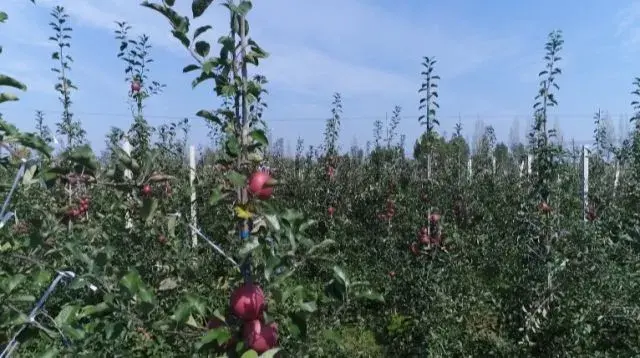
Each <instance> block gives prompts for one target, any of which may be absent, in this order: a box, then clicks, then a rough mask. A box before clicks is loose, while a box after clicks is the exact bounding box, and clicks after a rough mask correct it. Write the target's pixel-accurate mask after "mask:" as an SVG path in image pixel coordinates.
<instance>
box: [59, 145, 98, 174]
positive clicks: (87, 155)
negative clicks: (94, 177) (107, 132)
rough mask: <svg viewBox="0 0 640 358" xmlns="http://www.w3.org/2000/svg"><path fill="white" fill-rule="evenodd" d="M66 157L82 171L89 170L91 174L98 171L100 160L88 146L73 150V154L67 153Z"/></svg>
mask: <svg viewBox="0 0 640 358" xmlns="http://www.w3.org/2000/svg"><path fill="white" fill-rule="evenodd" d="M65 157H66V159H68V160H69V161H71V162H73V163H75V164H77V165H80V166H81V167H82V169H85V170H89V171H91V172H95V171H97V170H98V166H99V164H98V159H97V158H96V156H95V154H93V150H92V149H91V146H89V145H88V144H85V145H82V146H80V147H77V148H75V149H73V150H72V151H71V152H69V153H67V155H66V156H65Z"/></svg>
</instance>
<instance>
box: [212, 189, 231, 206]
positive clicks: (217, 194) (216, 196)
mask: <svg viewBox="0 0 640 358" xmlns="http://www.w3.org/2000/svg"><path fill="white" fill-rule="evenodd" d="M227 195H228V194H227V193H223V192H222V189H221V188H220V187H219V186H217V187H215V188H213V191H212V192H211V196H209V205H211V206H213V205H216V204H218V203H219V202H220V200H222V199H224V198H225V197H227Z"/></svg>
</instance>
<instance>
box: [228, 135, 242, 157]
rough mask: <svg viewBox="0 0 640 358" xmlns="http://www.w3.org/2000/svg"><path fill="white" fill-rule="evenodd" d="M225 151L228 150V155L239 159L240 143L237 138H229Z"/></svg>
mask: <svg viewBox="0 0 640 358" xmlns="http://www.w3.org/2000/svg"><path fill="white" fill-rule="evenodd" d="M225 149H226V150H227V155H229V156H231V157H237V156H238V155H239V154H240V143H238V138H236V137H235V136H230V137H228V138H227V140H226V142H225Z"/></svg>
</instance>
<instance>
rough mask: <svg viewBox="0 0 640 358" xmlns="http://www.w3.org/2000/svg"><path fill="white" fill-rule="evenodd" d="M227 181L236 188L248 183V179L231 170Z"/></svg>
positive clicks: (227, 175)
mask: <svg viewBox="0 0 640 358" xmlns="http://www.w3.org/2000/svg"><path fill="white" fill-rule="evenodd" d="M226 177H227V180H229V182H230V183H231V185H233V186H234V187H236V188H241V187H243V186H244V185H245V184H246V183H247V177H246V176H245V175H242V174H240V173H238V172H236V171H235V170H231V171H229V172H227V174H226Z"/></svg>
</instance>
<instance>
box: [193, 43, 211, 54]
mask: <svg viewBox="0 0 640 358" xmlns="http://www.w3.org/2000/svg"><path fill="white" fill-rule="evenodd" d="M195 47H196V53H197V54H198V55H200V56H202V57H207V55H208V54H209V50H211V45H209V43H208V42H207V41H198V42H196V45H195Z"/></svg>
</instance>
